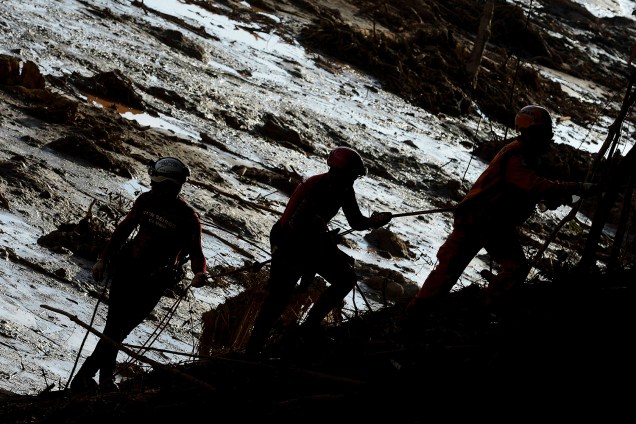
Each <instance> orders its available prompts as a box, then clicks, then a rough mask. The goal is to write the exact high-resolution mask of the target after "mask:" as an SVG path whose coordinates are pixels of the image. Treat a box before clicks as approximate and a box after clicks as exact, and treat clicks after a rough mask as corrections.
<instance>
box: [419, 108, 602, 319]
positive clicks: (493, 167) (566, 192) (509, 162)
mask: <svg viewBox="0 0 636 424" xmlns="http://www.w3.org/2000/svg"><path fill="white" fill-rule="evenodd" d="M515 128H516V130H517V131H518V132H519V135H518V136H517V137H516V138H515V139H514V140H512V141H511V142H510V143H508V144H506V145H505V146H504V147H503V148H502V149H501V150H500V151H499V152H498V153H497V155H496V156H495V157H494V159H493V160H492V161H491V162H490V164H489V165H488V167H487V168H486V170H485V171H484V172H483V173H482V174H481V175H480V176H479V178H478V179H477V181H476V182H475V184H474V185H473V186H472V188H471V189H470V190H469V191H468V193H467V194H466V196H465V197H464V199H463V200H462V201H461V202H460V203H459V204H458V205H457V208H456V209H455V211H454V222H453V230H452V232H451V234H450V235H449V236H448V238H447V239H446V241H445V242H444V244H442V246H441V247H440V248H439V250H438V252H437V260H438V262H437V266H436V267H435V268H434V269H433V271H432V272H431V273H430V274H429V275H428V277H427V278H426V280H425V281H424V284H423V285H422V287H421V288H420V290H419V292H418V293H417V295H416V296H415V298H414V299H413V300H411V301H410V303H409V304H408V305H407V310H408V311H409V312H411V313H415V312H418V311H420V312H421V311H422V310H424V309H426V306H427V305H430V304H431V301H432V300H434V299H437V298H438V297H439V296H442V295H444V294H446V293H449V292H450V291H451V289H452V288H453V286H454V285H455V283H456V282H457V280H458V279H459V277H460V276H461V275H462V273H463V272H464V270H465V269H466V267H467V266H468V264H469V263H470V262H471V261H472V260H473V258H474V257H475V256H476V255H477V253H479V251H480V250H481V249H482V248H485V249H486V251H487V252H488V254H489V255H490V257H491V258H492V260H493V261H495V262H496V263H498V264H499V265H500V267H501V270H500V272H499V273H498V274H496V275H491V276H490V277H491V278H490V281H489V284H488V287H487V289H486V291H485V296H484V301H485V303H486V304H492V303H493V302H494V301H496V300H498V299H500V298H501V297H502V296H504V295H505V294H506V293H510V291H511V290H513V289H514V288H515V287H518V286H519V285H520V284H521V283H523V282H524V281H525V278H526V276H527V274H528V272H529V271H530V269H529V264H528V261H527V259H526V257H525V254H524V252H523V249H522V247H521V244H520V242H519V239H518V237H517V227H518V226H519V225H521V224H523V223H524V222H525V221H526V220H527V219H528V218H529V217H530V215H531V214H532V213H533V211H534V210H535V208H536V206H537V204H538V203H539V202H542V203H545V204H546V205H549V206H550V208H551V209H556V208H557V207H558V206H560V205H563V204H570V203H572V195H574V194H576V195H586V194H590V193H591V192H592V191H593V189H594V188H595V187H596V186H595V185H593V184H588V183H585V184H583V183H577V182H560V181H554V180H549V179H546V178H543V177H541V176H539V175H537V172H536V169H537V167H538V164H539V160H540V157H541V156H542V155H544V154H545V153H547V152H548V150H549V149H550V147H551V146H552V143H553V139H552V138H553V134H552V117H551V116H550V113H549V112H548V111H547V110H546V109H545V108H543V107H541V106H537V105H529V106H525V107H523V108H522V109H521V110H520V111H519V112H518V113H517V115H516V117H515Z"/></svg>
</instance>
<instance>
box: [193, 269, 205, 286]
mask: <svg viewBox="0 0 636 424" xmlns="http://www.w3.org/2000/svg"><path fill="white" fill-rule="evenodd" d="M207 282H208V274H207V273H205V272H197V273H196V274H195V275H194V277H192V281H191V282H190V285H191V286H192V287H203V286H205V284H206V283H207Z"/></svg>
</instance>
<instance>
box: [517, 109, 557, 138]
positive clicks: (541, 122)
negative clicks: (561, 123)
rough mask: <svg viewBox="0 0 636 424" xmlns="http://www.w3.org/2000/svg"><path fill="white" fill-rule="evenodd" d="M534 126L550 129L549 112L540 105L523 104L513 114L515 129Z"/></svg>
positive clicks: (550, 118)
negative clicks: (514, 114)
mask: <svg viewBox="0 0 636 424" xmlns="http://www.w3.org/2000/svg"><path fill="white" fill-rule="evenodd" d="M534 126H542V127H547V128H549V129H550V130H551V129H552V117H551V116H550V113H549V112H548V111H547V110H546V109H545V108H543V107H541V106H536V105H529V106H524V107H523V108H521V110H520V111H519V112H517V116H515V129H516V130H517V131H518V132H521V131H523V130H526V129H528V128H530V127H534Z"/></svg>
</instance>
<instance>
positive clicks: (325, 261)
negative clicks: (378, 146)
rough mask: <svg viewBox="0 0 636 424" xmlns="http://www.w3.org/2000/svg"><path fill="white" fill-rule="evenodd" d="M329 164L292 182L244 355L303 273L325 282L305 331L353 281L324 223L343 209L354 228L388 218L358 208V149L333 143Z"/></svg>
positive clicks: (315, 326) (254, 350)
mask: <svg viewBox="0 0 636 424" xmlns="http://www.w3.org/2000/svg"><path fill="white" fill-rule="evenodd" d="M327 165H328V166H329V171H328V172H326V173H323V174H318V175H314V176H312V177H310V178H308V179H307V180H306V181H304V182H302V183H300V184H299V185H298V187H296V189H295V190H294V192H293V193H292V195H291V197H290V199H289V201H288V202H287V206H286V208H285V211H284V212H283V215H282V216H281V218H280V219H279V220H278V221H277V222H276V223H275V224H274V225H273V227H272V229H271V231H270V246H271V252H272V261H271V265H270V276H269V280H268V283H267V290H268V293H267V295H266V298H265V300H264V303H263V305H262V308H261V310H260V312H259V314H258V316H257V319H256V322H255V325H254V328H253V330H252V333H251V335H250V339H249V340H248V344H247V347H246V354H247V355H248V356H252V357H254V356H257V355H259V354H260V352H261V350H262V348H263V347H264V344H265V342H266V341H267V338H268V336H269V333H270V331H271V329H272V327H273V326H274V324H275V323H276V321H277V320H278V319H279V318H280V317H281V315H282V314H283V312H284V311H285V308H286V307H287V304H288V303H289V301H290V299H291V296H292V294H293V291H294V288H295V286H296V283H297V282H298V280H299V279H300V278H301V277H303V279H305V278H307V276H309V277H310V278H313V277H314V276H315V275H316V274H319V275H320V276H322V277H323V278H324V279H325V280H326V281H327V282H328V283H329V287H328V288H327V290H326V291H325V292H324V293H323V294H322V295H321V296H320V297H319V298H318V299H317V301H316V302H315V303H314V305H313V306H312V308H311V309H310V310H309V312H308V314H307V317H306V318H305V320H304V322H303V323H302V324H301V326H300V332H301V333H303V332H304V333H305V334H310V333H315V331H316V330H319V329H320V328H321V322H322V321H323V319H324V318H325V317H326V316H327V315H328V314H329V312H330V311H331V310H332V309H333V308H335V307H336V306H338V305H339V304H340V303H341V302H342V300H343V299H344V298H345V296H346V295H347V294H348V293H349V292H350V291H351V290H352V289H353V287H354V286H355V284H356V282H357V277H356V273H355V271H354V264H353V262H354V261H353V259H352V258H351V257H350V256H349V255H347V254H346V253H344V252H343V251H342V250H340V249H339V248H338V246H337V240H336V239H335V238H334V235H333V233H330V232H329V231H328V228H327V224H328V223H329V221H331V219H332V218H333V217H334V216H336V214H337V213H338V211H339V210H340V209H341V208H342V211H343V212H344V215H345V217H346V219H347V222H348V223H349V225H350V226H351V228H352V229H354V230H367V229H370V228H379V227H382V226H384V225H386V224H388V223H389V221H390V220H391V213H389V212H374V213H373V214H372V215H371V217H366V216H364V215H363V214H362V213H361V211H360V208H359V206H358V202H357V200H356V193H355V190H354V187H353V184H354V182H355V180H356V179H357V178H358V177H361V176H363V175H366V172H367V170H366V168H365V166H364V164H363V162H362V158H361V157H360V155H359V154H358V152H356V151H355V150H353V149H351V148H349V147H337V148H335V149H333V150H332V151H331V152H330V153H329V156H328V158H327Z"/></svg>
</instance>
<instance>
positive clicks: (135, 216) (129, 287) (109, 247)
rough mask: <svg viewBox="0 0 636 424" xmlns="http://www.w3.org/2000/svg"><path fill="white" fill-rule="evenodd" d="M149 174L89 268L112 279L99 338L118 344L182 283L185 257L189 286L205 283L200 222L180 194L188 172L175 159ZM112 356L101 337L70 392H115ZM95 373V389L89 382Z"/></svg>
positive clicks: (158, 164) (152, 167) (112, 348)
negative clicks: (190, 274) (143, 189)
mask: <svg viewBox="0 0 636 424" xmlns="http://www.w3.org/2000/svg"><path fill="white" fill-rule="evenodd" d="M148 174H149V175H150V181H151V182H150V187H151V188H150V191H148V192H144V193H142V194H140V195H139V196H138V197H137V199H136V200H135V201H134V203H133V206H132V208H131V210H130V211H129V212H128V213H127V215H126V216H125V217H124V219H123V220H121V221H120V222H119V224H118V225H117V226H116V228H115V230H114V232H113V234H112V235H111V237H110V239H109V241H108V242H107V243H106V246H105V247H104V249H103V251H102V252H101V254H100V255H99V256H98V258H97V262H96V263H95V265H94V266H93V268H92V276H93V278H94V279H95V281H98V282H99V281H102V279H103V278H104V273H105V271H106V270H107V269H108V272H109V274H110V277H112V281H111V287H110V295H109V302H108V303H109V305H108V314H107V318H106V325H105V327H104V331H103V334H104V335H105V336H107V337H109V338H110V339H112V340H113V341H115V342H118V343H121V342H122V341H123V340H124V339H125V338H126V337H127V336H128V334H130V332H131V331H132V330H133V329H134V328H135V327H137V326H138V325H139V324H141V322H142V321H143V320H144V319H145V318H146V317H147V316H148V314H150V312H152V310H153V309H154V307H155V306H156V305H157V303H158V302H159V300H160V299H161V296H162V294H163V293H164V291H165V290H166V288H168V287H170V286H173V285H174V284H176V283H177V282H178V281H180V280H181V278H182V277H183V268H182V266H183V265H184V263H185V261H187V260H188V258H189V260H190V267H191V269H192V272H193V273H194V277H193V278H192V281H191V286H192V287H201V286H203V285H204V284H205V282H206V275H207V274H206V267H207V266H206V260H205V256H204V254H203V250H202V246H201V222H200V220H199V216H198V214H197V213H196V211H195V210H194V209H193V208H192V207H191V206H190V205H189V204H188V203H187V202H186V201H185V200H184V199H183V198H182V197H181V196H180V195H179V194H180V192H181V188H182V186H183V184H184V183H185V182H186V180H187V179H188V177H189V176H190V170H189V168H188V167H187V166H186V165H185V164H184V163H183V162H182V161H181V160H179V159H177V158H173V157H163V158H160V159H158V160H156V161H152V162H151V163H150V164H149V165H148ZM135 230H137V233H136V235H135V236H134V237H133V238H132V239H131V240H129V236H130V235H131V234H132V233H133V231H135ZM117 354H118V348H117V347H116V346H114V345H113V344H112V343H109V342H108V341H107V340H105V339H100V340H99V341H98V342H97V345H96V346H95V350H94V351H93V353H92V354H91V355H90V356H89V357H87V358H86V360H85V361H84V364H83V365H82V367H81V368H80V370H79V371H78V372H77V374H76V376H75V378H74V379H73V380H72V382H71V390H72V391H75V392H83V391H87V390H92V389H98V390H100V391H116V390H117V386H116V384H115V382H114V372H115V366H116V359H117ZM98 371H99V387H98V385H97V383H96V382H95V380H94V379H93V377H94V376H95V374H96V373H97V372H98Z"/></svg>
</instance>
